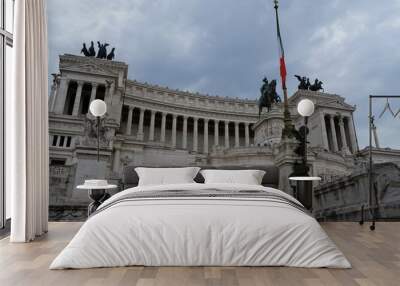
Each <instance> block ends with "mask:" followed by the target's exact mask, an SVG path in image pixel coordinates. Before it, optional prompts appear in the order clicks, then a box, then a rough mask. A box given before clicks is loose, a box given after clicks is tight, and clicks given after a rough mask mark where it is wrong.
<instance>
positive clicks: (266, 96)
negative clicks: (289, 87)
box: [258, 77, 282, 117]
mask: <svg viewBox="0 0 400 286" xmlns="http://www.w3.org/2000/svg"><path fill="white" fill-rule="evenodd" d="M260 92H261V96H260V98H259V99H258V116H259V117H260V116H261V111H262V109H263V107H266V108H267V112H269V111H270V110H271V106H272V104H275V103H277V102H282V100H281V98H280V96H279V95H278V93H277V92H276V80H275V79H273V80H271V82H268V79H267V78H266V77H264V79H263V85H262V86H261V88H260Z"/></svg>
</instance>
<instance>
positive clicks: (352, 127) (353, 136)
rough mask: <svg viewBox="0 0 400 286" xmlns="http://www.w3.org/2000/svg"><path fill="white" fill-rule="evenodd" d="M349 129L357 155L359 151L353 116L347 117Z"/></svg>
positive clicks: (354, 151)
mask: <svg viewBox="0 0 400 286" xmlns="http://www.w3.org/2000/svg"><path fill="white" fill-rule="evenodd" d="M347 128H348V129H349V134H350V142H351V146H352V149H353V153H356V152H357V151H358V146H357V140H356V131H355V130H354V122H353V118H352V117H351V116H349V117H347Z"/></svg>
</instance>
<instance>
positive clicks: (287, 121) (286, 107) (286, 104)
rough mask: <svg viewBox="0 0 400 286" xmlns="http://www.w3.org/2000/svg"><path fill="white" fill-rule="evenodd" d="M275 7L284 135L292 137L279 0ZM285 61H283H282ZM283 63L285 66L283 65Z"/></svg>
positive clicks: (275, 2)
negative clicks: (279, 54)
mask: <svg viewBox="0 0 400 286" xmlns="http://www.w3.org/2000/svg"><path fill="white" fill-rule="evenodd" d="M274 8H275V19H276V32H277V36H278V40H279V48H280V52H281V59H280V61H281V62H280V65H281V66H280V69H281V78H282V90H283V107H284V111H283V118H284V123H285V126H284V128H283V130H282V137H283V138H285V137H292V136H293V133H292V130H293V128H294V127H293V124H292V120H291V118H290V111H289V102H288V95H287V88H286V67H285V62H284V50H283V43H282V37H281V30H280V26H279V14H278V8H279V6H278V0H274ZM282 61H283V62H282ZM282 64H283V67H282ZM282 68H284V75H283V74H282V73H283V71H282Z"/></svg>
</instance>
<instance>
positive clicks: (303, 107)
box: [297, 99, 315, 175]
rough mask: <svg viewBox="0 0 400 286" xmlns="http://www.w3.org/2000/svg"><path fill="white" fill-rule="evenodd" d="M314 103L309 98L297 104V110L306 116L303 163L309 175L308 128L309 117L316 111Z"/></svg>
mask: <svg viewBox="0 0 400 286" xmlns="http://www.w3.org/2000/svg"><path fill="white" fill-rule="evenodd" d="M314 108H315V107H314V103H313V102H312V101H311V100H309V99H302V100H301V101H300V102H299V103H298V104H297V111H298V112H299V114H300V115H301V116H303V117H304V128H303V129H304V130H303V132H304V134H303V135H304V155H303V164H304V167H305V171H306V172H307V174H306V175H308V169H307V130H308V117H310V116H311V115H312V114H313V113H314Z"/></svg>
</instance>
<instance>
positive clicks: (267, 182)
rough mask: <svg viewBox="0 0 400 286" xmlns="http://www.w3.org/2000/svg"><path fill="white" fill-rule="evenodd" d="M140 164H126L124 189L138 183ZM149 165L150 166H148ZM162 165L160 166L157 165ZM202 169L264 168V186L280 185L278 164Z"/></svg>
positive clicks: (197, 179)
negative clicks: (137, 168) (137, 171)
mask: <svg viewBox="0 0 400 286" xmlns="http://www.w3.org/2000/svg"><path fill="white" fill-rule="evenodd" d="M136 167H138V166H126V167H125V168H124V171H123V176H122V189H123V190H125V189H128V188H133V187H136V186H137V185H138V182H139V177H138V174H137V173H136V171H135V168H136ZM146 167H149V166H146ZM157 167H160V166H157ZM201 168H202V169H217V170H244V169H246V170H254V169H256V170H263V171H265V172H266V173H265V175H264V177H263V179H262V182H261V184H262V185H263V186H264V187H271V188H276V189H277V188H278V185H279V168H278V167H276V166H250V167H240V166H223V167H208V166H205V167H201ZM194 180H195V182H196V183H204V178H203V176H202V175H201V174H200V173H198V174H197V176H196V178H194Z"/></svg>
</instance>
